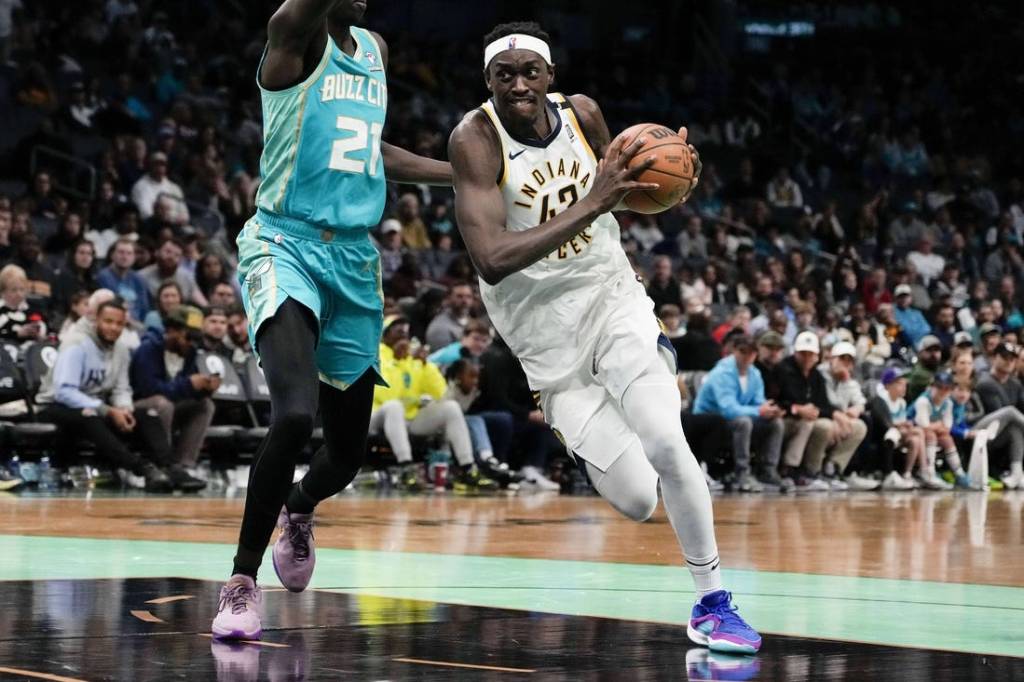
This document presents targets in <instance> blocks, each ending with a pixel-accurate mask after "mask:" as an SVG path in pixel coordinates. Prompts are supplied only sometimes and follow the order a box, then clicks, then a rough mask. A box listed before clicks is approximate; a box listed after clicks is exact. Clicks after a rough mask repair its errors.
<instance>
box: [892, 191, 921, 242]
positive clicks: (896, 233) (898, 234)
mask: <svg viewBox="0 0 1024 682" xmlns="http://www.w3.org/2000/svg"><path fill="white" fill-rule="evenodd" d="M920 211H921V207H920V206H919V205H918V204H917V202H916V201H907V202H904V203H903V205H902V206H901V207H900V214H899V216H897V217H896V218H895V219H893V221H892V222H891V223H889V242H890V244H892V246H893V247H894V248H896V249H908V248H910V247H911V246H912V245H913V244H916V243H917V241H918V240H919V239H921V235H923V234H924V232H925V229H926V228H927V226H926V225H925V224H924V222H922V221H921V219H920V218H918V217H917V216H918V213H919V212H920Z"/></svg>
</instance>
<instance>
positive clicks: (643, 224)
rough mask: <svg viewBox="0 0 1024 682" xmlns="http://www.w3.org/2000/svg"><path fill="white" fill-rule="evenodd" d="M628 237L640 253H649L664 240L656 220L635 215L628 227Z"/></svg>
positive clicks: (651, 217)
mask: <svg viewBox="0 0 1024 682" xmlns="http://www.w3.org/2000/svg"><path fill="white" fill-rule="evenodd" d="M629 236H630V237H632V238H633V239H634V240H636V243H637V244H638V245H639V246H640V251H641V252H642V253H649V252H650V251H651V250H652V249H653V248H654V247H655V246H657V245H658V244H660V243H661V242H663V241H664V240H665V235H664V234H662V232H661V230H660V229H658V222H657V220H655V218H654V216H651V215H637V216H636V218H635V219H634V220H633V224H632V225H630V227H629Z"/></svg>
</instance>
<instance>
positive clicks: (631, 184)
mask: <svg viewBox="0 0 1024 682" xmlns="http://www.w3.org/2000/svg"><path fill="white" fill-rule="evenodd" d="M646 142H647V138H645V137H640V138H638V139H636V140H633V142H632V143H630V144H629V145H628V146H625V148H624V142H623V139H622V138H621V137H617V138H615V139H614V140H612V143H611V144H610V145H608V149H607V151H606V152H605V155H604V158H603V159H601V160H600V161H598V162H597V177H595V178H594V187H593V189H591V190H590V194H588V195H587V197H586V199H588V200H591V201H595V202H597V208H598V210H599V211H600V212H601V213H607V212H608V211H610V210H612V209H613V208H615V207H616V206H617V205H618V204H619V202H620V201H622V198H623V197H624V196H626V194H628V193H629V192H632V191H634V190H647V189H658V187H659V185H658V184H657V183H655V182H638V181H637V179H636V178H637V177H638V176H639V175H640V174H641V173H643V172H644V171H645V170H647V169H648V168H650V167H651V165H652V164H653V163H654V160H655V157H653V156H651V157H649V158H647V159H644V160H643V162H642V163H638V164H636V165H635V166H633V167H632V168H629V167H628V164H629V162H630V160H631V159H632V158H633V157H634V156H635V155H636V153H637V150H638V149H640V148H641V147H643V146H644V144H645V143H646Z"/></svg>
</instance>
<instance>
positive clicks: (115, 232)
mask: <svg viewBox="0 0 1024 682" xmlns="http://www.w3.org/2000/svg"><path fill="white" fill-rule="evenodd" d="M85 238H86V239H88V240H89V241H90V242H92V244H93V246H95V247H96V253H98V254H107V253H109V252H110V248H111V247H112V246H113V245H114V243H115V242H116V241H117V240H118V239H122V238H124V239H130V240H132V241H137V240H138V238H139V209H137V208H135V205H134V204H129V203H124V204H120V205H118V206H117V208H116V209H115V211H114V224H113V225H112V226H111V227H107V228H106V229H103V230H98V231H97V230H89V231H87V232H86V233H85Z"/></svg>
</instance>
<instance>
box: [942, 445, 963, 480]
mask: <svg viewBox="0 0 1024 682" xmlns="http://www.w3.org/2000/svg"><path fill="white" fill-rule="evenodd" d="M944 456H945V458H946V464H948V465H949V468H950V469H951V470H952V471H953V473H954V474H956V475H957V476H963V475H964V467H963V464H962V463H961V462H960V453H959V452H957V451H956V450H947V451H946V453H945V455H944Z"/></svg>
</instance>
